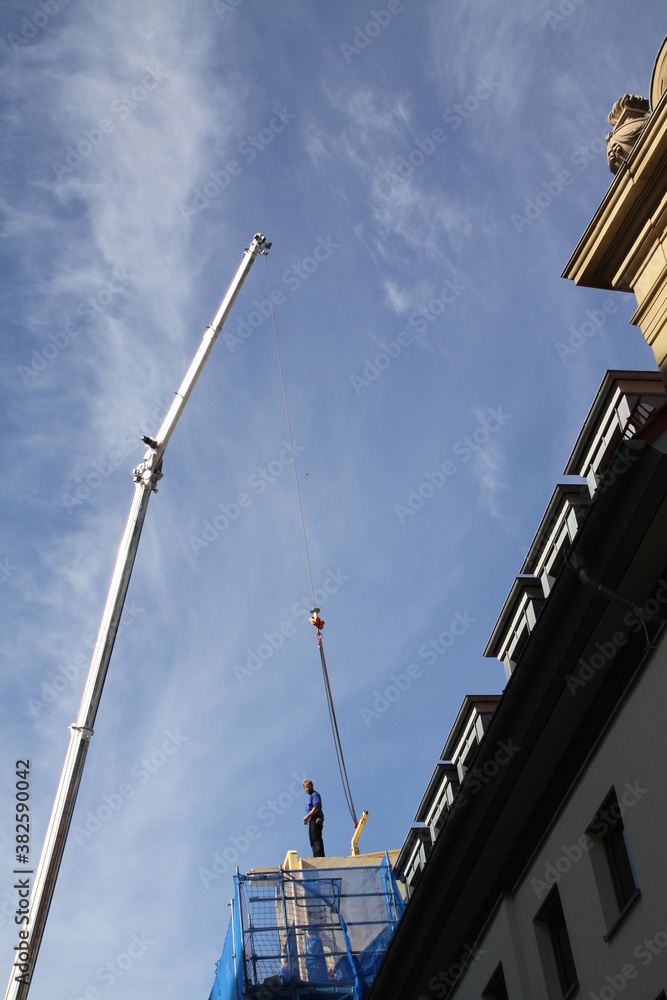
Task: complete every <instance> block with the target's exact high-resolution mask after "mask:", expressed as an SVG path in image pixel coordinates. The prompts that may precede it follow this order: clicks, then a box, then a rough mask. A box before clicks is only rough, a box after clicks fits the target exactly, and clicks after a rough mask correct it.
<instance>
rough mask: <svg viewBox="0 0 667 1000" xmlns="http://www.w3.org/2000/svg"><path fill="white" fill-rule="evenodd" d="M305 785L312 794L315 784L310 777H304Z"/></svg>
mask: <svg viewBox="0 0 667 1000" xmlns="http://www.w3.org/2000/svg"><path fill="white" fill-rule="evenodd" d="M303 787H304V788H305V789H306V791H307V793H308V794H309V795H310V793H311V792H312V790H313V788H314V785H313V783H312V781H311V780H310V778H304V779H303Z"/></svg>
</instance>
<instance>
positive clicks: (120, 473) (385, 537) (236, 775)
mask: <svg viewBox="0 0 667 1000" xmlns="http://www.w3.org/2000/svg"><path fill="white" fill-rule="evenodd" d="M0 17H1V27H0V44H1V45H2V50H3V51H2V60H1V68H0V74H1V78H2V95H3V96H2V119H3V125H4V133H5V142H4V143H3V146H2V151H1V152H0V156H1V157H2V165H3V169H2V190H1V192H0V253H1V254H2V258H3V261H2V275H3V279H2V285H1V288H2V306H3V308H2V317H3V326H2V354H1V357H0V380H1V386H2V394H1V403H0V419H1V420H2V432H3V434H2V440H3V448H2V459H1V461H2V478H1V480H0V483H1V485H0V503H1V505H2V534H1V535H0V567H1V568H0V587H1V591H0V596H1V611H0V613H1V614H2V632H1V638H0V654H1V656H2V674H1V677H2V680H1V683H2V698H1V699H0V705H1V709H0V712H1V718H2V726H1V729H0V733H1V735H0V740H1V741H2V755H1V759H2V761H3V767H2V769H1V771H0V795H1V796H2V804H3V808H2V816H1V820H0V838H1V841H0V846H1V850H0V856H1V857H2V858H4V862H3V866H1V867H0V899H1V903H0V919H1V923H0V942H1V945H2V950H1V954H2V955H3V956H4V962H5V967H6V975H7V976H8V975H9V967H10V963H11V960H12V954H13V952H12V949H13V946H14V943H15V938H14V924H13V902H12V884H13V878H14V876H13V875H12V857H13V851H14V836H15V829H14V826H15V822H14V813H13V802H14V793H15V789H14V769H13V764H14V761H15V760H16V759H18V758H25V757H29V758H30V760H31V775H32V777H31V780H32V800H31V802H32V810H33V812H32V820H33V830H34V834H33V850H35V851H37V850H38V849H39V848H40V847H41V842H42V838H43V835H44V831H45V828H46V824H47V821H48V817H49V814H50V810H51V805H52V801H53V796H54V793H55V789H56V785H57V782H58V778H59V775H60V770H61V767H62V762H63V760H64V756H65V751H66V748H67V742H68V729H67V727H68V725H69V724H70V723H71V722H73V721H74V719H75V717H76V713H77V709H78V705H79V701H80V698H81V694H82V691H83V684H84V678H85V673H86V670H87V665H88V661H89V658H90V652H91V642H92V640H93V639H94V636H95V634H96V632H97V628H98V625H99V620H100V616H101V612H102V607H103V603H104V600H105V596H106V592H107V588H108V584H109V580H110V575H111V570H112V566H113V562H114V558H115V553H116V550H117V547H118V543H119V541H120V536H121V532H122V528H123V525H124V522H125V517H126V515H127V510H128V506H129V502H130V498H131V494H132V477H131V472H132V469H133V467H134V466H135V465H136V464H137V463H138V462H139V461H140V460H141V457H142V455H143V446H142V445H141V443H140V440H139V438H140V436H141V434H142V433H148V434H151V433H154V432H155V430H156V429H157V426H158V424H159V422H160V421H161V419H162V417H163V416H164V413H165V412H166V409H167V407H168V405H169V402H170V399H171V396H172V393H173V391H174V390H175V389H176V388H177V387H178V385H179V384H180V382H181V379H182V377H183V375H184V373H185V371H186V369H187V367H188V365H189V363H190V360H191V358H192V356H193V355H194V352H195V350H196V348H197V346H198V344H199V342H200V339H201V336H202V333H203V330H204V328H205V326H206V324H207V323H208V322H209V321H210V319H211V317H212V316H213V314H214V313H215V310H216V308H217V306H218V303H219V301H220V299H221V298H222V296H223V294H224V292H225V290H226V288H227V286H228V284H229V282H230V280H231V278H232V276H233V274H234V271H235V269H236V267H237V264H238V262H239V260H240V257H241V254H242V252H243V249H244V248H245V247H246V246H247V245H248V242H249V241H250V240H251V238H252V236H253V234H254V233H255V232H257V231H261V232H263V233H264V234H265V235H266V237H267V238H268V239H269V240H271V241H272V242H273V248H272V250H271V252H270V254H269V256H268V258H267V261H268V269H269V277H270V280H271V285H272V289H273V293H274V299H275V302H276V320H277V325H278V332H279V337H280V344H281V352H282V359H283V366H284V371H285V382H286V389H287V395H288V402H289V405H290V414H291V419H292V429H293V432H294V438H295V441H296V444H297V446H298V449H299V454H298V464H299V472H300V477H301V490H302V500H303V509H304V515H305V521H306V527H307V532H308V540H309V546H310V555H311V562H312V570H313V581H314V584H315V587H316V588H317V591H318V599H319V600H320V601H321V607H322V615H323V617H324V619H325V621H326V627H325V648H326V653H327V662H328V665H329V673H330V678H331V684H332V688H333V693H334V698H335V703H336V708H337V712H338V720H339V726H340V731H341V736H342V739H343V745H344V749H345V753H346V758H347V765H348V773H349V777H350V782H351V786H352V792H353V795H354V799H355V805H356V807H357V811H358V812H360V811H361V810H362V809H364V808H365V809H368V810H369V811H370V819H369V822H368V825H367V827H366V830H365V832H364V834H363V836H362V840H361V844H362V848H363V849H365V850H384V849H385V848H394V847H400V846H401V844H402V842H403V839H404V837H405V834H406V832H407V829H408V826H409V824H410V822H411V821H412V819H413V816H414V812H415V809H416V807H417V805H418V803H419V799H420V797H421V794H422V791H423V789H424V787H425V784H426V782H427V780H428V778H429V776H430V774H431V771H432V769H433V766H434V763H435V760H436V759H437V758H438V756H439V754H440V751H441V749H442V746H443V744H444V741H445V739H446V736H447V734H448V732H449V728H450V726H451V724H452V723H453V721H454V718H455V716H456V713H457V711H458V709H459V707H460V703H461V700H462V698H463V697H464V695H465V694H466V693H489V692H497V691H500V690H501V689H502V687H503V684H504V672H503V668H502V666H501V665H500V664H499V663H498V662H497V661H495V660H489V659H484V658H483V656H482V651H483V649H484V646H485V644H486V641H487V639H488V637H489V635H490V633H491V630H492V628H493V625H494V623H495V621H496V617H497V615H498V613H499V611H500V608H501V606H502V603H503V601H504V599H505V596H506V594H507V592H508V590H509V587H510V585H511V583H512V580H513V578H514V576H515V575H516V573H518V572H519V569H520V566H521V562H522V559H523V555H524V553H525V551H526V549H527V546H528V545H529V543H530V541H531V539H532V536H533V533H534V531H535V529H536V527H537V525H538V523H539V520H540V517H541V515H542V513H543V511H544V508H545V506H546V503H547V501H548V499H549V497H550V495H551V492H552V490H553V486H554V484H555V482H556V480H557V479H558V478H559V477H560V476H561V474H562V471H563V468H564V465H565V462H566V460H567V458H568V455H569V453H570V449H571V447H572V445H573V443H574V439H575V436H576V433H577V430H578V428H579V427H580V425H581V422H582V420H583V418H584V416H585V414H586V412H587V410H588V407H589V405H590V403H591V402H592V399H593V396H594V394H595V391H596V389H597V387H598V385H599V383H600V381H601V379H602V376H603V373H604V371H605V369H607V368H624V367H629V368H644V367H648V368H653V367H654V361H653V355H652V353H651V352H650V350H649V349H648V348H647V347H646V345H645V343H644V341H643V338H642V336H641V334H640V333H639V331H638V330H637V329H635V328H633V327H632V326H629V325H628V320H629V318H630V316H631V315H632V312H633V310H634V304H633V303H634V299H633V298H632V297H631V296H628V295H624V294H613V295H612V294H611V293H608V292H602V291H595V290H587V289H577V288H575V287H574V286H573V285H572V284H571V283H569V282H565V281H564V280H563V279H562V278H561V277H560V274H561V272H562V270H563V267H564V266H565V264H566V262H567V260H568V259H569V257H570V254H571V253H572V251H573V249H574V247H575V246H576V245H577V242H578V240H579V238H580V236H581V235H582V233H583V231H584V229H585V227H586V225H587V223H588V221H589V219H590V217H591V216H592V214H593V212H594V210H595V208H596V207H597V205H598V204H599V202H600V200H601V199H602V197H603V195H604V193H605V191H606V189H607V187H608V186H609V184H610V182H611V179H612V177H611V174H610V173H609V171H608V167H607V164H606V158H605V154H604V150H603V141H602V140H603V139H604V136H605V134H606V132H607V131H608V128H609V126H608V124H607V120H606V116H607V113H608V112H609V110H610V109H611V106H612V104H613V103H614V101H615V100H616V99H617V98H618V97H620V96H621V95H623V94H624V93H626V92H630V93H637V94H644V95H647V94H648V87H649V81H650V75H651V70H652V67H653V62H654V59H655V56H656V54H657V51H658V48H659V46H660V43H661V41H662V38H663V36H664V33H665V27H666V24H667V22H666V21H665V17H664V11H663V10H662V5H661V4H658V3H657V0H640V2H637V0H633V2H632V3H631V2H630V0H627V2H626V0H615V2H614V3H613V5H610V4H609V3H605V2H603V0H584V2H578V3H575V2H574V0H562V2H560V3H559V0H530V2H528V0H525V2H524V0H513V2H512V3H511V4H500V3H493V2H482V0H469V2H467V3H465V4H463V3H455V2H453V0H447V2H444V0H443V2H440V3H437V2H433V0H430V2H429V0H423V2H419V0H412V2H411V0H401V2H398V0H393V2H391V3H384V0H382V2H381V3H379V4H377V5H375V6H373V5H370V4H367V3H360V2H348V3H337V4H320V3H315V2H310V3H308V2H305V0H298V2H297V0H282V2H280V3H277V2H274V3H266V2H264V3H262V2H260V0H226V2H223V0H217V2H215V3H214V2H213V0H205V2H204V0H194V2H191V3H188V4H184V3H177V2H175V0H162V2H160V3H156V2H150V0H145V2H140V3H131V2H129V0H117V2H115V3H113V4H106V5H97V4H94V3H93V2H91V0H69V2H67V3H63V2H62V0H44V2H43V3H41V4H40V3H37V2H35V3H30V2H26V3H18V2H15V0H8V2H6V3H4V4H3V7H2V13H1V15H0ZM267 295H268V293H267V280H266V271H265V266H264V262H263V261H262V260H258V261H257V262H256V264H255V266H254V267H253V269H252V271H251V273H250V276H249V277H248V280H247V282H246V284H245V286H244V287H243V289H242V292H241V294H240V295H239V298H238V300H237V302H236V304H235V307H234V310H233V312H232V314H231V316H230V318H229V320H228V322H227V324H226V326H225V330H224V332H223V335H222V337H221V339H220V341H219V342H218V344H217V345H216V347H215V350H214V352H213V354H212V355H211V358H210V359H209V362H208V364H207V367H206V369H205V372H204V374H203V375H202V377H201V379H200V382H199V383H198V385H197V386H196V389H195V392H194V393H193V396H192V398H191V400H190V402H189V404H188V407H187V409H186V411H185V414H184V416H183V418H182V420H181V422H180V423H179V425H178V427H177V429H176V432H175V433H174V436H173V438H172V441H171V443H170V445H169V448H168V451H167V454H166V458H165V466H164V472H165V476H164V479H163V480H162V482H161V484H160V490H159V493H158V495H157V496H155V497H153V499H152V500H151V504H150V507H149V511H148V516H147V520H146V525H145V528H144V533H143V537H142V541H141V546H140V550H139V555H138V558H137V561H136V565H135V570H134V575H133V578H132V583H131V586H130V591H129V595H128V601H127V606H126V614H125V618H124V622H123V624H122V627H121V631H120V635H119V638H118V641H117V645H116V649H115V651H114V655H113V658H112V663H111V668H110V671H109V676H108V679H107V682H106V687H105V691H104V695H103V699H102V704H101V707H100V710H99V713H98V717H97V722H96V727H95V729H96V732H95V736H94V738H93V740H92V743H91V748H90V751H89V754H88V761H87V765H86V770H85V773H84V777H83V781H82V785H81V790H80V793H79V798H78V802H77V807H76V814H75V818H74V827H73V832H72V833H71V834H70V840H69V843H68V845H67V849H66V852H65V857H64V861H63V864H62V869H61V874H60V878H59V882H58V886H57V889H56V893H55V898H54V902H53V906H52V909H51V914H50V918H49V924H48V929H47V933H46V936H45V939H44V943H43V945H42V950H41V954H40V959H39V962H38V966H37V971H36V975H35V978H34V982H33V986H32V989H31V996H32V997H33V998H35V1000H41V998H44V1000H47V998H48V1000H54V998H61V1000H67V998H68V997H72V998H74V997H81V996H86V995H87V996H89V997H95V996H96V994H95V993H94V992H93V991H94V990H97V991H99V996H101V997H104V998H106V997H114V996H118V997H121V996H122V997H123V998H124V1000H138V998H140V997H141V998H144V997H145V996H146V995H148V994H150V995H160V996H163V997H172V996H173V997H178V998H179V1000H196V998H202V997H207V996H208V992H209V990H210V986H211V983H212V979H213V973H214V964H215V961H216V959H217V958H218V956H219V954H220V951H221V948H222V943H223V938H224V933H225V930H226V926H227V921H228V909H227V900H228V899H229V897H230V895H231V891H232V881H231V871H232V870H233V868H234V866H235V864H236V863H238V864H239V865H240V867H241V869H242V870H245V869H247V868H249V867H251V866H262V865H276V864H279V863H281V862H282V860H283V858H284V856H285V854H286V852H287V850H289V849H297V850H298V851H299V853H308V842H307V834H306V832H305V829H304V827H303V825H302V823H301V817H302V816H303V812H304V801H303V795H302V794H301V793H300V794H299V795H298V796H296V798H295V796H294V792H295V791H296V788H297V784H298V782H299V781H300V779H301V778H302V777H303V776H304V775H305V774H308V775H310V776H312V777H313V779H314V781H315V785H316V787H317V788H318V789H319V791H320V792H321V794H322V796H323V799H324V808H325V815H326V824H325V833H324V839H325V845H326V848H327V853H328V854H331V855H333V854H345V853H348V852H349V841H350V837H351V835H352V832H353V831H352V824H351V820H350V818H349V816H348V814H347V811H346V808H345V804H344V799H343V794H342V790H341V786H340V781H339V778H338V773H337V767H336V761H335V757H334V752H333V743H332V738H331V734H330V731H329V726H328V718H327V713H326V704H325V699H324V691H323V684H322V677H321V672H320V666H319V658H318V654H317V647H316V644H315V636H314V632H313V629H312V627H311V626H310V625H309V624H307V622H306V620H305V614H304V610H305V609H306V608H307V606H308V605H309V603H310V595H309V582H308V573H307V567H306V563H305V556H304V551H303V540H302V536H301V527H300V522H299V512H298V505H297V500H296V493H295V486H294V479H293V475H292V471H291V467H290V464H289V460H288V459H289V456H288V454H287V452H286V449H285V441H286V438H287V428H286V424H285V415H284V410H283V403H282V394H281V386H280V377H279V372H278V364H277V359H276V350H275V343H274V340H273V331H272V328H271V324H270V320H269V319H268V318H267V316H266V313H267V312H268V309H267ZM591 323H594V324H595V326H596V329H595V332H594V333H593V334H592V335H591V336H583V334H582V332H581V331H582V326H583V325H585V324H588V325H587V326H584V332H586V331H589V332H590V331H591V329H592V327H591V325H590V324H591ZM573 345H575V346H573ZM239 496H241V497H242V500H241V502H240V503H239ZM420 501H421V503H420ZM325 598H326V601H325ZM253 665H254V666H255V667H256V669H253ZM411 665H412V666H411ZM396 678H398V682H397V680H396ZM408 682H409V683H408ZM396 684H397V685H398V686H397V687H395V688H392V687H391V685H396ZM388 688H389V689H390V699H391V698H394V700H393V701H392V700H386V699H384V694H385V692H386V691H387V689H388ZM400 688H402V689H403V690H400V696H399V697H397V698H396V697H395V693H396V691H397V690H398V689H400ZM378 696H379V699H380V700H378ZM383 699H384V700H383ZM290 788H291V789H292V791H290ZM225 852H226V854H225ZM216 855H218V857H221V858H224V857H227V858H228V859H232V861H233V863H232V864H229V865H228V868H227V870H226V871H222V872H220V871H217V872H216V871H215V858H216ZM237 855H238V861H237V860H236V856H237ZM220 868H221V864H220V863H218V869H220ZM128 956H130V957H129V958H128ZM86 990H88V991H89V992H88V994H86Z"/></svg>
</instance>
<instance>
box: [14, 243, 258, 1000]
mask: <svg viewBox="0 0 667 1000" xmlns="http://www.w3.org/2000/svg"><path fill="white" fill-rule="evenodd" d="M270 247H271V244H270V243H267V241H266V240H265V238H264V236H263V235H262V234H261V233H257V234H256V235H255V236H254V238H253V240H252V242H251V244H250V246H249V247H248V249H247V250H246V251H245V253H244V255H243V257H242V259H241V263H240V264H239V266H238V268H237V271H236V274H235V275H234V278H233V279H232V283H231V284H230V286H229V288H228V289H227V292H226V294H225V297H224V298H223V300H222V302H221V303H220V306H219V307H218V310H217V312H216V314H215V316H214V317H213V319H212V320H211V322H210V323H209V325H208V326H207V328H206V331H205V333H204V337H203V339H202V342H201V344H200V345H199V349H198V351H197V353H196V354H195V356H194V359H193V361H192V364H191V365H190V367H189V369H188V371H187V374H186V376H185V378H184V379H183V381H182V383H181V385H180V386H179V388H178V391H177V392H176V394H175V396H174V401H173V403H172V405H171V407H170V409H169V412H168V413H167V415H166V417H165V418H164V420H163V422H162V426H161V427H160V429H159V431H158V432H157V436H156V437H155V439H152V438H143V440H144V442H145V443H146V445H147V446H148V447H147V451H146V453H145V455H144V458H143V461H142V462H141V463H140V464H139V465H138V466H137V468H136V469H135V470H134V483H135V485H134V495H133V497H132V503H131V504H130V511H129V513H128V516H127V522H126V524H125V530H124V531H123V537H122V540H121V543H120V548H119V550H118V556H117V557H116V565H115V567H114V572H113V577H112V580H111V586H110V588H109V594H108V596H107V601H106V604H105V607H104V612H103V614H102V622H101V624H100V629H99V632H98V635H97V640H96V642H95V648H94V650H93V655H92V658H91V661H90V668H89V670H88V676H87V678H86V685H85V688H84V691H83V697H82V699H81V705H80V707H79V714H78V715H77V719H76V722H75V723H73V724H72V725H71V726H70V727H69V729H70V740H69V747H68V749H67V756H66V757H65V763H64V765H63V770H62V774H61V776H60V782H59V784H58V789H57V791H56V797H55V802H54V804H53V809H52V811H51V819H50V820H49V826H48V829H47V831H46V837H45V839H44V846H43V847H42V853H41V856H40V859H39V864H38V866H37V871H36V873H35V879H34V882H33V886H32V891H31V894H30V904H29V908H28V913H27V917H28V920H27V923H24V924H22V925H21V926H22V930H21V932H20V942H19V947H18V948H17V949H15V952H16V955H15V959H14V962H13V964H12V971H11V975H10V978H9V985H8V986H7V992H6V993H5V1000H25V998H26V997H27V996H28V991H29V989H30V982H31V980H32V975H33V972H34V968H35V963H36V961H37V955H38V953H39V948H40V945H41V943H42V938H43V936H44V929H45V927H46V920H47V917H48V914H49V908H50V906H51V900H52V899H53V893H54V890H55V885H56V880H57V878H58V872H59V870H60V862H61V860H62V857H63V852H64V850H65V843H66V841H67V834H68V832H69V828H70V824H71V822H72V816H73V814H74V806H75V805H76V797H77V794H78V791H79V785H80V783H81V776H82V774H83V768H84V764H85V762H86V754H87V752H88V745H89V743H90V738H91V736H92V735H93V725H94V723H95V717H96V715H97V710H98V708H99V704H100V698H101V696H102V689H103V688H104V681H105V679H106V674H107V670H108V667H109V661H110V660H111V653H112V651H113V647H114V643H115V641H116V635H117V634H118V627H119V625H120V617H121V614H122V611H123V604H124V602H125V595H126V594H127V589H128V586H129V583H130V577H131V575H132V567H133V566H134V560H135V557H136V554H137V548H138V546H139V539H140V538H141V529H142V528H143V524H144V520H145V517H146V510H147V509H148V501H149V499H150V495H151V493H153V492H156V491H157V490H156V487H157V483H158V482H159V480H160V479H161V478H162V459H163V456H164V452H165V449H166V447H167V444H168V443H169V439H170V438H171V435H172V433H173V431H174V428H175V426H176V424H177V422H178V420H179V418H180V416H181V413H182V412H183V408H184V407H185V404H186V403H187V401H188V398H189V396H190V393H191V392H192V389H193V388H194V385H195V383H196V381H197V379H198V378H199V375H200V374H201V372H202V369H203V368H204V365H205V364H206V361H207V359H208V356H209V354H210V353H211V350H212V348H213V345H214V343H215V341H216V339H217V337H218V334H219V333H220V331H221V329H222V325H223V323H224V321H225V319H226V318H227V314H228V313H229V310H230V309H231V307H232V305H233V303H234V300H235V298H236V296H237V294H238V292H239V290H240V288H241V285H242V284H243V282H244V280H245V278H246V276H247V274H248V272H249V270H250V268H251V266H252V264H253V262H254V260H255V257H256V256H257V254H266V253H268V251H269V248H270ZM22 874H25V873H22Z"/></svg>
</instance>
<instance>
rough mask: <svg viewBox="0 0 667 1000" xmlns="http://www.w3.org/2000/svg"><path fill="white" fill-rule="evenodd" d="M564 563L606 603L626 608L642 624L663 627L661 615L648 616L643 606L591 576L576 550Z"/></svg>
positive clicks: (663, 622)
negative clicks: (655, 623) (655, 624)
mask: <svg viewBox="0 0 667 1000" xmlns="http://www.w3.org/2000/svg"><path fill="white" fill-rule="evenodd" d="M565 562H566V563H567V565H568V566H569V568H570V569H571V570H573V571H574V572H575V573H576V574H577V576H578V577H579V579H580V581H581V582H582V583H583V585H584V586H585V587H588V589H589V590H593V591H595V593H596V594H598V595H599V596H600V597H604V598H606V600H608V601H613V602H614V603H615V604H620V605H621V606H622V607H624V608H628V610H629V611H633V612H634V613H635V614H636V615H637V617H638V618H640V619H641V621H643V622H645V621H652V622H657V623H658V624H659V625H664V624H665V623H666V622H667V619H665V617H664V616H663V615H658V614H650V613H649V612H648V611H647V610H646V608H645V606H644V605H642V604H637V603H636V602H635V601H633V600H631V599H630V598H629V597H625V596H624V595H623V594H619V592H618V591H617V590H612V588H611V587H607V586H606V585H605V584H604V583H602V581H601V580H597V579H596V578H595V577H594V576H593V575H592V573H591V572H590V569H589V567H588V566H587V565H586V563H585V562H584V561H583V559H582V557H581V555H580V554H579V553H578V552H577V551H576V550H574V551H572V552H570V554H569V555H568V556H567V558H566V560H565Z"/></svg>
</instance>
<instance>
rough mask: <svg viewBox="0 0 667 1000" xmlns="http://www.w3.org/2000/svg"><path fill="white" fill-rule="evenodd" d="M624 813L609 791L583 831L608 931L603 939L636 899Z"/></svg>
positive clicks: (635, 875) (636, 890)
mask: <svg viewBox="0 0 667 1000" xmlns="http://www.w3.org/2000/svg"><path fill="white" fill-rule="evenodd" d="M633 801H634V800H633ZM624 813H625V808H624V806H623V805H622V804H619V801H618V798H617V795H616V792H615V791H614V789H612V790H611V792H610V793H609V795H608V796H607V798H606V799H605V800H604V802H603V803H602V805H601V806H600V808H599V809H598V811H597V813H596V815H595V819H594V820H593V822H592V823H591V825H590V826H589V828H588V830H587V831H586V832H587V833H588V834H590V835H591V836H592V839H593V845H594V849H593V850H592V851H591V861H592V863H593V871H594V873H595V877H596V881H597V883H598V891H599V893H600V901H601V903H602V910H603V913H604V917H605V920H606V922H607V927H608V928H609V929H608V931H607V935H606V937H607V938H608V937H609V935H610V934H611V933H612V931H613V930H615V928H616V925H617V924H618V922H619V920H620V918H621V917H622V916H623V914H624V913H625V912H626V910H627V909H628V908H629V907H630V905H631V903H633V902H634V900H635V899H636V898H637V897H638V896H639V886H638V882H637V874H636V872H635V866H634V863H633V861H632V854H631V853H630V845H629V843H628V836H627V833H626V831H625V827H624V825H623V819H622V817H623V814H624ZM596 848H599V849H596Z"/></svg>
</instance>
